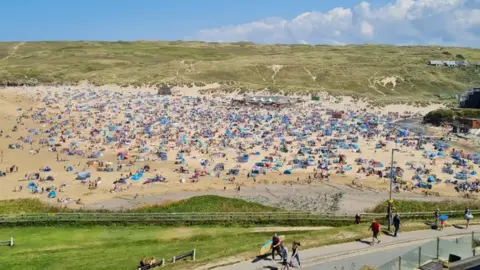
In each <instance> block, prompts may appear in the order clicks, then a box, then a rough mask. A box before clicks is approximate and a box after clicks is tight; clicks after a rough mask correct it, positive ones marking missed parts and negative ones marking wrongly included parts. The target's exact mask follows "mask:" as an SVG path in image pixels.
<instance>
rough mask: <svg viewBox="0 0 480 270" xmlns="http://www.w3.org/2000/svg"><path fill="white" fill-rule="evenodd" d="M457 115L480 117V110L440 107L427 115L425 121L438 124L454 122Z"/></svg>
mask: <svg viewBox="0 0 480 270" xmlns="http://www.w3.org/2000/svg"><path fill="white" fill-rule="evenodd" d="M455 117H465V118H480V110H448V109H439V110H435V111H431V112H429V113H428V114H427V115H425V117H424V118H423V122H424V123H428V124H432V125H437V126H438V125H441V124H442V123H445V122H452V121H453V120H454V119H455Z"/></svg>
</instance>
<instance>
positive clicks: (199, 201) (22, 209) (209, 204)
mask: <svg viewBox="0 0 480 270" xmlns="http://www.w3.org/2000/svg"><path fill="white" fill-rule="evenodd" d="M278 211H282V210H281V209H279V208H275V207H270V206H265V205H262V204H259V203H254V202H247V201H244V200H240V199H233V198H227V197H221V196H215V195H203V196H195V197H191V198H189V199H185V200H180V201H175V202H168V203H164V204H158V205H146V206H142V207H140V208H137V209H133V210H128V212H141V213H182V212H188V213H198V212H278ZM283 211H285V210H283ZM59 212H115V211H108V210H101V211H99V210H83V209H78V210H73V209H70V208H62V207H58V206H51V205H47V204H45V203H43V202H42V201H40V200H38V199H15V200H0V214H18V213H59Z"/></svg>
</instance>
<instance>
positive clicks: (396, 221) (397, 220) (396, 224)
mask: <svg viewBox="0 0 480 270" xmlns="http://www.w3.org/2000/svg"><path fill="white" fill-rule="evenodd" d="M393 227H395V233H394V234H393V237H397V234H398V230H399V229H400V215H399V214H398V213H396V214H395V216H394V217H393Z"/></svg>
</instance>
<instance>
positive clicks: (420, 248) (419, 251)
mask: <svg viewBox="0 0 480 270" xmlns="http://www.w3.org/2000/svg"><path fill="white" fill-rule="evenodd" d="M420 266H422V247H418V267H420Z"/></svg>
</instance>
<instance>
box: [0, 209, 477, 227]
mask: <svg viewBox="0 0 480 270" xmlns="http://www.w3.org/2000/svg"><path fill="white" fill-rule="evenodd" d="M463 213H464V212H463V211H442V214H446V215H450V216H452V217H454V216H461V217H463ZM472 213H473V214H474V215H475V214H480V210H476V211H472ZM361 216H362V220H363V221H370V220H371V219H374V218H375V219H379V220H383V219H386V214H379V213H363V214H362V215H361ZM401 217H402V219H432V218H433V213H432V212H414V213H401ZM301 220H305V221H347V222H348V221H353V220H354V216H353V215H327V214H324V215H319V214H312V213H305V212H229V213H225V212H219V213H216V212H206V213H202V212H194V213H185V212H184V213H129V212H111V213H105V212H59V213H29V214H6V215H0V224H2V223H22V222H28V223H35V222H127V223H137V222H201V221H217V222H219V221H225V222H229V221H230V222H234V221H301Z"/></svg>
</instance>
